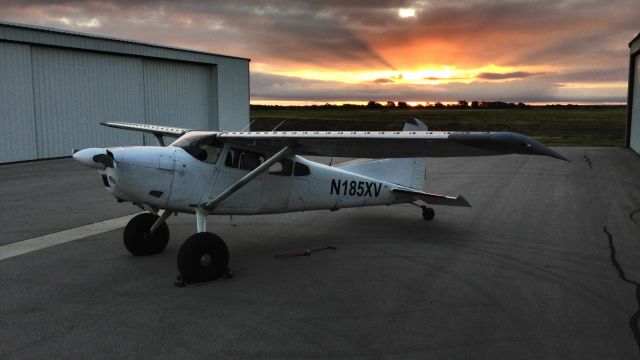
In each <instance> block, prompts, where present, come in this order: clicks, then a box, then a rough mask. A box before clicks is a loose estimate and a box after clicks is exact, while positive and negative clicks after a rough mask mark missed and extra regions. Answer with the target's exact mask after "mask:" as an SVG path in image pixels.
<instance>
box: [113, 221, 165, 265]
mask: <svg viewBox="0 0 640 360" xmlns="http://www.w3.org/2000/svg"><path fill="white" fill-rule="evenodd" d="M157 219H158V216H157V215H153V214H150V213H144V214H140V215H136V216H135V217H134V218H133V219H131V220H130V221H129V223H128V224H127V226H126V227H125V228H124V234H123V236H122V237H123V240H124V246H125V247H126V248H127V250H129V252H130V253H131V254H133V255H135V256H145V255H153V254H158V253H160V252H162V250H164V248H165V247H167V244H168V243H169V226H167V223H162V225H160V227H159V228H158V229H157V230H156V231H155V232H154V233H153V234H152V233H150V232H149V230H150V229H151V226H153V224H154V223H155V222H156V220H157Z"/></svg>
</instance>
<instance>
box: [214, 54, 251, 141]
mask: <svg viewBox="0 0 640 360" xmlns="http://www.w3.org/2000/svg"><path fill="white" fill-rule="evenodd" d="M217 80H218V81H217V82H218V89H217V91H218V96H217V98H218V126H219V127H218V128H219V129H220V130H226V131H239V130H242V128H244V127H245V126H246V125H248V124H249V62H248V61H238V60H235V59H230V58H219V59H218V66H217Z"/></svg>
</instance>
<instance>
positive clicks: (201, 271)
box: [123, 210, 231, 283]
mask: <svg viewBox="0 0 640 360" xmlns="http://www.w3.org/2000/svg"><path fill="white" fill-rule="evenodd" d="M169 215H171V211H168V210H165V211H164V212H163V214H162V215H160V216H158V215H154V214H150V213H144V214H140V215H137V216H135V217H134V218H133V219H131V220H130V221H129V223H128V224H127V226H126V227H125V229H124V235H123V238H124V245H125V247H126V248H127V250H129V252H130V253H131V254H133V255H135V256H145V255H153V254H157V253H160V252H162V250H164V248H165V247H166V246H167V243H168V242H169V227H168V226H167V223H166V222H165V221H166V219H167V218H168V217H169ZM196 215H197V223H198V232H197V233H195V234H193V235H191V236H190V237H189V238H188V239H187V240H186V241H185V242H184V243H183V244H182V246H181V247H180V250H179V251H178V270H180V274H181V275H182V280H183V281H184V282H185V283H199V282H205V281H211V280H216V279H219V278H221V277H231V272H230V271H229V267H228V265H229V250H228V249H227V245H226V244H225V243H224V241H223V240H222V239H221V238H220V237H219V236H217V235H215V234H212V233H209V232H206V214H205V213H203V212H200V211H198V212H197V213H196Z"/></svg>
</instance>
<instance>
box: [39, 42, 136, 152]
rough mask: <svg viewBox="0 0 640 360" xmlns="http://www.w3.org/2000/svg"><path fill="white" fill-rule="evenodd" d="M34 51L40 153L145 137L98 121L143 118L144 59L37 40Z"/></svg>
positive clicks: (124, 142) (134, 141)
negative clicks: (43, 44)
mask: <svg viewBox="0 0 640 360" xmlns="http://www.w3.org/2000/svg"><path fill="white" fill-rule="evenodd" d="M32 53H33V73H34V75H33V76H34V90H35V91H34V100H35V116H36V126H37V133H38V141H37V145H38V146H37V148H38V158H48V157H57V156H68V155H70V154H71V150H72V149H73V148H80V149H81V148H85V147H106V146H115V145H124V144H140V143H141V141H142V136H141V135H140V134H136V133H131V132H117V131H113V130H112V129H109V128H106V127H104V126H100V124H99V123H100V122H101V121H139V120H140V119H144V96H143V94H144V92H143V79H142V60H141V59H139V58H133V57H125V56H115V55H105V54H98V53H92V52H84V51H76V50H66V49H57V48H45V47H36V46H34V47H32Z"/></svg>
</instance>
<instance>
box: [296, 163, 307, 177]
mask: <svg viewBox="0 0 640 360" xmlns="http://www.w3.org/2000/svg"><path fill="white" fill-rule="evenodd" d="M309 174H311V171H310V170H309V167H308V166H307V165H305V164H300V163H299V162H297V163H296V165H295V166H294V167H293V176H307V175H309Z"/></svg>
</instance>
